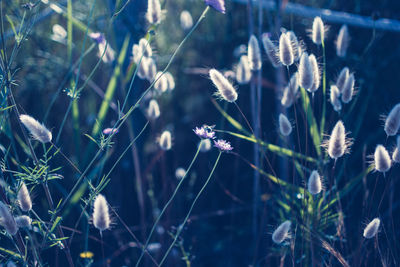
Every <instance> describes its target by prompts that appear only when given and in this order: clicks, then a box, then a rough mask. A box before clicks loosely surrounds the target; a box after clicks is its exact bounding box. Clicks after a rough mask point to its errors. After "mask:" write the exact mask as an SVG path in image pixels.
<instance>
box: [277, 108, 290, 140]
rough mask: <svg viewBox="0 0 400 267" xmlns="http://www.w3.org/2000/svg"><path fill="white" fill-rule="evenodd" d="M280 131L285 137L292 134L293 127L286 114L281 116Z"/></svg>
mask: <svg viewBox="0 0 400 267" xmlns="http://www.w3.org/2000/svg"><path fill="white" fill-rule="evenodd" d="M279 131H280V132H281V134H282V135H283V136H288V135H290V134H291V132H292V125H291V124H290V121H289V120H288V118H287V117H286V116H285V115H284V114H282V113H281V114H279Z"/></svg>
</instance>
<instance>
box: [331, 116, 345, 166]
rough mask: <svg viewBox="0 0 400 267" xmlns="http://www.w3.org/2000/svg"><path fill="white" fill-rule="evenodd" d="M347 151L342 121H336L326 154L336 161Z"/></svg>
mask: <svg viewBox="0 0 400 267" xmlns="http://www.w3.org/2000/svg"><path fill="white" fill-rule="evenodd" d="M346 149H347V144H346V131H345V128H344V125H343V122H342V121H338V122H337V123H336V125H335V127H334V128H333V130H332V133H331V136H330V138H329V141H328V154H329V157H331V158H332V159H335V160H336V159H338V158H340V157H341V156H343V155H344V153H345V152H346Z"/></svg>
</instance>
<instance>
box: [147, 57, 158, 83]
mask: <svg viewBox="0 0 400 267" xmlns="http://www.w3.org/2000/svg"><path fill="white" fill-rule="evenodd" d="M156 74H157V65H156V62H155V61H154V59H153V58H149V60H148V68H147V70H146V79H147V80H148V81H149V82H153V81H154V78H155V76H156Z"/></svg>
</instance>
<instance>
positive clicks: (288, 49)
mask: <svg viewBox="0 0 400 267" xmlns="http://www.w3.org/2000/svg"><path fill="white" fill-rule="evenodd" d="M279 59H280V61H281V63H282V64H283V65H284V66H290V65H292V64H293V63H294V55H293V47H292V42H291V41H290V37H289V35H288V34H287V33H284V32H283V33H282V34H281V37H280V38H279Z"/></svg>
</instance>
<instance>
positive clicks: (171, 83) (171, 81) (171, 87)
mask: <svg viewBox="0 0 400 267" xmlns="http://www.w3.org/2000/svg"><path fill="white" fill-rule="evenodd" d="M164 76H165V78H166V79H167V83H168V90H169V91H172V90H174V89H175V79H174V76H172V74H171V73H170V72H169V71H167V72H166V73H164Z"/></svg>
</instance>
